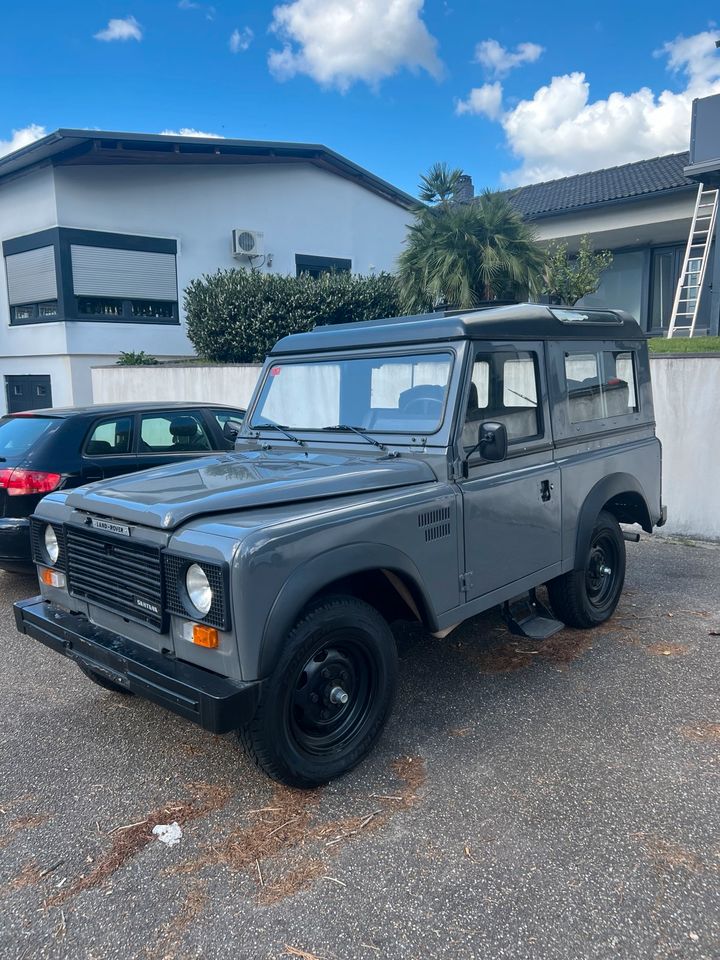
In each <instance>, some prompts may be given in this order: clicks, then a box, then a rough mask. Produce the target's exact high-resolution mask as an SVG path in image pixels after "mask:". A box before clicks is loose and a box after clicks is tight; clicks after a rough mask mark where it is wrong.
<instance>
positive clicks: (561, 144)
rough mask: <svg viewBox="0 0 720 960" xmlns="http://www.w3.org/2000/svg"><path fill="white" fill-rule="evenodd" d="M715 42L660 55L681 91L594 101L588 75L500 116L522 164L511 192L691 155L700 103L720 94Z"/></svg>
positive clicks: (705, 37) (697, 39) (559, 81)
mask: <svg viewBox="0 0 720 960" xmlns="http://www.w3.org/2000/svg"><path fill="white" fill-rule="evenodd" d="M715 39H716V33H715V32H714V31H713V32H711V31H706V32H704V33H699V34H695V35H694V36H691V37H683V36H679V37H676V38H675V40H672V41H670V42H669V43H666V44H665V45H664V46H663V47H662V49H661V50H659V51H658V52H657V55H658V56H664V57H667V61H668V63H667V65H668V69H669V70H670V71H672V72H673V73H674V74H675V75H676V76H677V77H679V78H680V79H681V80H682V82H683V83H684V89H681V90H679V91H678V90H669V89H665V90H662V91H661V92H659V93H655V92H653V91H652V90H651V89H650V88H649V87H642V88H641V89H640V90H636V91H634V92H633V93H622V92H621V91H616V92H614V93H611V94H610V95H609V96H608V97H607V98H606V99H604V100H591V98H590V84H589V82H588V80H587V79H586V76H585V74H584V73H581V72H575V73H570V74H564V75H563V76H557V77H553V78H552V79H551V81H550V83H548V84H546V85H545V86H542V87H540V88H539V89H538V90H536V91H535V93H534V94H533V96H532V97H531V98H530V99H527V100H521V101H520V102H519V103H517V104H516V105H515V106H514V107H512V108H511V109H508V110H506V111H505V112H499V115H498V120H499V122H500V123H501V125H502V127H503V130H504V131H505V137H506V140H507V145H508V147H509V148H510V150H511V151H512V152H513V154H515V156H517V157H518V158H519V160H520V166H519V167H518V168H517V169H516V170H513V171H511V172H509V173H505V174H503V180H504V181H505V182H506V183H507V184H509V185H516V184H521V183H532V182H536V181H540V180H552V179H554V178H556V177H564V176H568V175H570V174H573V173H582V172H584V171H587V170H597V169H601V168H602V167H614V166H618V165H619V164H622V163H630V162H632V161H634V160H642V159H645V158H647V157H656V156H660V155H662V154H665V153H675V152H679V151H681V150H687V148H688V143H689V139H690V110H691V105H692V101H693V99H694V98H695V97H706V96H709V95H710V94H713V93H720V51H718V50H716V48H715ZM471 97H472V95H471ZM471 97H470V98H468V100H469V101H470V100H471ZM465 102H468V101H465ZM456 109H457V108H456ZM462 112H465V113H471V112H473V111H472V110H470V109H468V110H464V111H462Z"/></svg>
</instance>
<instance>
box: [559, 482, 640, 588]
mask: <svg viewBox="0 0 720 960" xmlns="http://www.w3.org/2000/svg"><path fill="white" fill-rule="evenodd" d="M621 493H636V494H638V496H640V498H641V499H642V502H643V505H644V507H645V513H646V515H647V521H643V523H642V527H643V530H646V531H647V532H648V533H650V532H652V524H651V521H650V509H649V507H648V501H647V497H646V496H645V491H644V490H643V488H642V486H641V484H640V483H639V482H638V480H637V479H636V478H635V477H633V476H632V475H631V474H629V473H612V474H610V475H609V476H607V477H603V478H602V480H598V482H597V483H596V484H595V486H594V487H593V488H592V489H591V490H590V492H589V493H588V495H587V497H585V502H584V503H583V505H582V509H581V511H580V516H579V518H578V527H577V534H576V537H575V562H574V566H573V569H574V570H583V569H584V568H585V560H586V558H587V554H588V551H589V549H590V539H591V537H592V532H593V528H594V526H595V521H596V520H597V517H598V514H599V513H600V511H601V510H602V508H603V507H604V506H605V504H606V503H607V502H608V500H612V498H613V497H616V496H618V494H621Z"/></svg>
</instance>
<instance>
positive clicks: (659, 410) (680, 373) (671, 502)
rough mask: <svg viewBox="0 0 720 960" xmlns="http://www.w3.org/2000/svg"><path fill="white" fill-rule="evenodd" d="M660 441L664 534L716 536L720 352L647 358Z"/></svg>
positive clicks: (719, 530) (719, 525) (719, 528)
mask: <svg viewBox="0 0 720 960" xmlns="http://www.w3.org/2000/svg"><path fill="white" fill-rule="evenodd" d="M651 368H652V380H653V395H654V398H655V418H656V420H657V434H658V436H659V437H660V440H661V441H662V445H663V500H664V502H665V503H666V504H667V507H668V522H667V526H665V527H663V528H662V533H664V534H670V535H672V534H683V535H685V536H689V537H697V538H699V539H703V538H712V539H720V426H719V418H720V358H718V357H702V358H700V357H698V358H694V357H693V358H687V357H683V358H674V357H656V358H654V359H653V360H652V361H651Z"/></svg>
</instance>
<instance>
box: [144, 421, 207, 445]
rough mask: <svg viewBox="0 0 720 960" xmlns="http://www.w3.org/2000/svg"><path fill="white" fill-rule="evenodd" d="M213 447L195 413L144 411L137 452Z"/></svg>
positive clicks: (203, 425)
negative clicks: (145, 412)
mask: <svg viewBox="0 0 720 960" xmlns="http://www.w3.org/2000/svg"><path fill="white" fill-rule="evenodd" d="M193 450H212V444H211V443H210V440H209V439H208V435H207V430H206V429H205V424H204V423H203V422H202V420H201V419H200V417H199V416H197V415H196V414H194V413H190V412H188V413H181V412H178V413H147V414H145V415H144V416H143V418H142V425H141V427H140V453H188V452H191V451H193Z"/></svg>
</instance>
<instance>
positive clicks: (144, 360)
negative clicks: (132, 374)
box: [115, 350, 158, 367]
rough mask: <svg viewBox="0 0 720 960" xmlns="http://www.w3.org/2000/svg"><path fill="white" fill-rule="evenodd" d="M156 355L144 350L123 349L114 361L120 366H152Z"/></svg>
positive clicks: (155, 361) (155, 360)
mask: <svg viewBox="0 0 720 960" xmlns="http://www.w3.org/2000/svg"><path fill="white" fill-rule="evenodd" d="M157 362H158V361H157V357H153V356H151V355H150V354H149V353H145V351H144V350H139V351H137V352H135V351H134V350H123V351H122V352H121V354H120V356H119V357H118V358H117V360H116V361H115V363H116V364H117V365H118V366H120V367H154V366H155V364H156V363H157Z"/></svg>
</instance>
